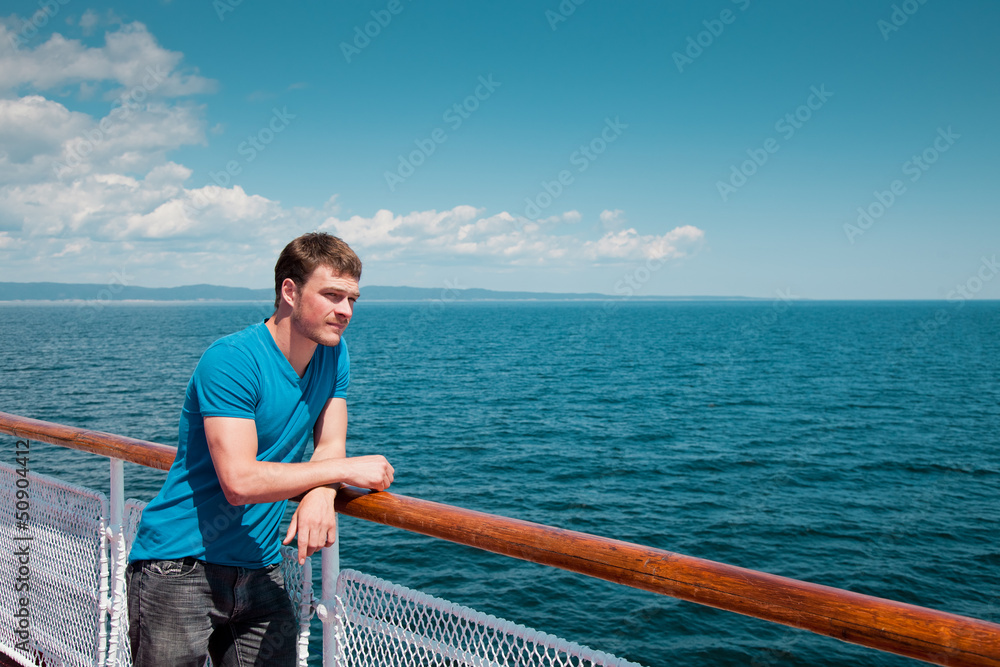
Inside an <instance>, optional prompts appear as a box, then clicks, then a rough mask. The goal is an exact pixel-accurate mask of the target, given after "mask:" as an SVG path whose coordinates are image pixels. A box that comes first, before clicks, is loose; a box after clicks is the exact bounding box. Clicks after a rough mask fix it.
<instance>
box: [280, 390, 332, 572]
mask: <svg viewBox="0 0 1000 667" xmlns="http://www.w3.org/2000/svg"><path fill="white" fill-rule="evenodd" d="M346 456H347V401H346V400H344V399H343V398H331V399H330V400H329V401H327V403H326V406H325V407H324V408H323V412H322V413H320V416H319V419H317V420H316V426H315V427H313V455H312V458H311V459H310V460H311V461H325V460H330V459H343V458H344V457H346ZM337 486H339V485H336V484H335V485H333V486H320V487H317V488H315V489H313V490H312V491H309V492H307V493H306V494H305V496H303V497H302V500H301V501H300V502H299V506H298V507H296V508H295V513H294V514H292V520H291V523H289V524H288V532H287V533H286V534H285V539H283V540H282V541H281V542H282V544H289V543H291V541H292V538H293V537H294V536H295V535H296V534H297V535H298V538H299V539H298V559H299V564H302V563H304V562H305V559H306V557H307V556H311V555H313V554H314V553H316V552H317V551H319V550H320V549H322V548H324V547H330V546H333V543H334V541H336V539H337V510H336V508H335V506H334V502H335V501H336V499H337Z"/></svg>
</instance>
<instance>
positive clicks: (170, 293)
mask: <svg viewBox="0 0 1000 667" xmlns="http://www.w3.org/2000/svg"><path fill="white" fill-rule="evenodd" d="M361 297H362V298H363V299H364V300H365V301H437V300H443V301H605V300H607V299H615V300H618V299H625V298H626V297H625V296H623V295H610V294H599V293H597V292H585V293H563V292H500V291H495V290H488V289H478V288H472V289H449V288H446V287H387V286H380V285H371V286H365V287H362V288H361ZM628 298H629V299H630V300H636V299H638V300H645V301H702V300H711V301H731V300H740V301H753V300H755V299H753V298H751V297H718V296H688V297H676V296H632V297H628ZM273 300H274V290H273V289H271V288H265V289H250V288H248V287H222V286H220V285H185V286H183V287H136V286H133V285H128V286H124V287H123V286H122V285H100V284H89V283H0V301H273Z"/></svg>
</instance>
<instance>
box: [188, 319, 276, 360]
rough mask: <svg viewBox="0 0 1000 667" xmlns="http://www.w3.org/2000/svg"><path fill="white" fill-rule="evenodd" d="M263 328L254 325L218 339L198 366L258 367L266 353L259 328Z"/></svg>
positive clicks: (207, 350)
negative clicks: (233, 365)
mask: <svg viewBox="0 0 1000 667" xmlns="http://www.w3.org/2000/svg"><path fill="white" fill-rule="evenodd" d="M263 326H264V325H263V324H254V325H251V326H249V327H247V328H246V329H243V330H241V331H237V332H235V333H231V334H229V335H227V336H223V337H222V338H219V339H216V340H215V341H214V342H213V343H212V344H211V345H209V346H208V349H206V350H205V353H204V354H203V355H202V357H201V361H200V362H199V364H198V365H199V366H203V365H213V366H214V365H218V364H220V363H230V364H231V363H237V364H246V363H252V364H254V365H257V364H258V363H259V360H260V358H261V357H262V356H263V353H264V352H265V349H264V346H263V344H262V341H261V337H260V331H259V328H260V327H263Z"/></svg>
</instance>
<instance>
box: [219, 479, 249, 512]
mask: <svg viewBox="0 0 1000 667" xmlns="http://www.w3.org/2000/svg"><path fill="white" fill-rule="evenodd" d="M219 485H220V486H221V487H222V493H223V495H225V497H226V502H228V503H229V504H230V505H233V506H234V507H239V506H240V505H249V504H250V503H252V502H254V499H253V496H252V494H251V489H250V488H249V485H247V484H241V483H238V482H233V481H229V482H226V481H223V480H221V479H220V480H219Z"/></svg>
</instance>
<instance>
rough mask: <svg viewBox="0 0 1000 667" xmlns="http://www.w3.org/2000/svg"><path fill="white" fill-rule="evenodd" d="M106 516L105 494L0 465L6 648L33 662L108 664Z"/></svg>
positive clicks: (1, 623) (0, 603)
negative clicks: (104, 604) (103, 630)
mask: <svg viewBox="0 0 1000 667" xmlns="http://www.w3.org/2000/svg"><path fill="white" fill-rule="evenodd" d="M22 480H24V481H22ZM18 491H22V492H23V493H21V494H20V495H21V497H18ZM107 515H108V502H107V498H106V497H105V496H104V494H103V493H98V492H95V491H90V490H88V489H84V488H82V487H79V486H76V485H74V484H67V483H65V482H61V481H59V480H57V479H53V478H51V477H47V476H45V475H37V474H35V473H27V475H24V474H22V473H20V472H19V471H18V470H16V469H14V468H12V467H10V466H8V465H5V464H2V463H0V572H3V573H4V575H5V578H7V581H6V582H5V583H4V585H3V587H2V588H0V608H2V618H0V643H2V645H3V647H2V648H3V650H4V652H6V653H9V654H12V655H16V656H18V657H19V658H20V660H22V661H24V663H23V664H31V665H34V664H45V665H67V666H69V665H81V666H82V665H87V666H88V667H93V665H99V664H101V663H102V662H103V659H104V655H103V652H104V651H105V650H106V643H105V642H106V639H107V638H106V637H102V634H103V633H101V632H99V629H100V628H103V627H104V621H103V619H104V613H103V612H102V608H101V599H102V592H103V593H104V595H105V596H106V592H107V582H108V576H107V575H108V570H107V560H106V556H105V554H106V549H105V537H104V535H105V530H104V526H105V519H104V517H106V516H107ZM25 602H26V603H27V604H24V603H25Z"/></svg>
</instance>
